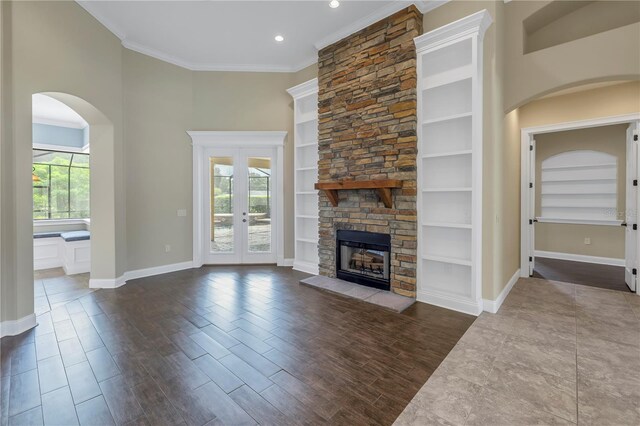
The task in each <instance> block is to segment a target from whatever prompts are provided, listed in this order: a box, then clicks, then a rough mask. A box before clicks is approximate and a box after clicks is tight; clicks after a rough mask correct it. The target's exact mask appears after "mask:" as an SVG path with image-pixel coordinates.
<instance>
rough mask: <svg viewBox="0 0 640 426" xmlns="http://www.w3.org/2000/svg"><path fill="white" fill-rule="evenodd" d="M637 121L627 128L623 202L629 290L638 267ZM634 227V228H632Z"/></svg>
mask: <svg viewBox="0 0 640 426" xmlns="http://www.w3.org/2000/svg"><path fill="white" fill-rule="evenodd" d="M637 138H638V123H637V122H636V123H632V124H631V125H629V127H628V129H627V177H626V179H627V181H626V188H627V189H626V202H625V223H626V225H627V227H626V230H625V234H624V239H625V252H624V255H625V261H624V266H625V271H624V280H625V282H626V283H627V286H629V289H630V290H631V291H636V292H637V291H638V290H637V275H636V274H635V273H634V271H637V268H638V230H637V226H638V210H637V205H638V186H637V182H638V141H637ZM634 228H635V229H634Z"/></svg>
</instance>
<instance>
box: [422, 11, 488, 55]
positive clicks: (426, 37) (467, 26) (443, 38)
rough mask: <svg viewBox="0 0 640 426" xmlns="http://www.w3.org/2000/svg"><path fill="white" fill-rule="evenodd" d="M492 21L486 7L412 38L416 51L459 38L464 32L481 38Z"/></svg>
mask: <svg viewBox="0 0 640 426" xmlns="http://www.w3.org/2000/svg"><path fill="white" fill-rule="evenodd" d="M492 22H493V19H492V18H491V14H490V13H489V12H488V11H487V9H483V10H481V11H479V12H476V13H474V14H472V15H469V16H467V17H464V18H462V19H459V20H457V21H454V22H452V23H450V24H447V25H444V26H442V27H440V28H436V29H435V30H433V31H429V32H428V33H424V34H422V35H421V36H418V37H416V38H414V39H413V40H414V42H415V44H416V50H417V51H418V52H420V51H422V50H425V49H431V48H434V47H436V46H439V45H441V44H445V43H447V42H449V41H450V40H452V39H454V38H459V37H461V36H463V35H465V34H473V33H477V34H478V37H479V38H480V40H482V38H483V37H484V33H485V31H486V30H487V28H489V26H490V25H491V23H492Z"/></svg>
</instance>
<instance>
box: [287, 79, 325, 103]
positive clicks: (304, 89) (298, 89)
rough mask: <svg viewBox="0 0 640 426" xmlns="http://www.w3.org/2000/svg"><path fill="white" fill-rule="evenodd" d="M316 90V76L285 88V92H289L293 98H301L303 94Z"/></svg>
mask: <svg viewBox="0 0 640 426" xmlns="http://www.w3.org/2000/svg"><path fill="white" fill-rule="evenodd" d="M317 92H318V78H317V77H316V78H313V79H311V80H309V81H305V82H304V83H300V84H298V85H297V86H293V87H291V88H289V89H287V93H289V94H290V95H291V96H292V97H293V98H301V97H304V96H309V95H312V94H314V93H317Z"/></svg>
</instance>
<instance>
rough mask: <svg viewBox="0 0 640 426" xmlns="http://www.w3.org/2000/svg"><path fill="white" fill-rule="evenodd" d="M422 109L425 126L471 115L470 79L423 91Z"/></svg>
mask: <svg viewBox="0 0 640 426" xmlns="http://www.w3.org/2000/svg"><path fill="white" fill-rule="evenodd" d="M422 108H423V111H424V114H422V117H423V119H424V123H426V124H429V123H433V122H437V121H441V120H450V119H455V118H458V117H461V116H464V115H471V78H467V79H464V80H461V81H456V82H455V83H451V84H447V85H445V86H437V87H434V88H433V89H427V90H423V91H422Z"/></svg>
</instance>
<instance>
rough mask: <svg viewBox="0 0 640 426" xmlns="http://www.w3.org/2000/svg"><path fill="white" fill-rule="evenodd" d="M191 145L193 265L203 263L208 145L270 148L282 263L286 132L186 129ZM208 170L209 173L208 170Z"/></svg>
mask: <svg viewBox="0 0 640 426" xmlns="http://www.w3.org/2000/svg"><path fill="white" fill-rule="evenodd" d="M187 134H189V136H190V137H191V140H192V145H193V267H194V268H199V267H201V266H202V265H203V258H204V256H203V249H204V239H203V236H204V235H205V234H206V233H207V232H208V231H207V229H206V223H205V222H206V217H205V215H204V207H205V205H204V202H205V200H203V195H202V194H203V193H204V192H203V191H204V182H203V179H202V176H204V175H203V173H204V170H203V164H204V157H205V155H206V150H207V149H209V148H229V147H233V148H272V149H273V150H274V152H275V155H274V164H273V170H274V171H275V182H273V188H274V191H273V195H274V197H273V198H274V199H273V205H275V206H276V208H275V210H276V218H275V219H276V220H275V234H276V238H275V252H276V260H277V264H278V266H284V141H285V139H286V137H287V132H280V131H247V132H245V131H188V132H187ZM207 174H208V173H207Z"/></svg>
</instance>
